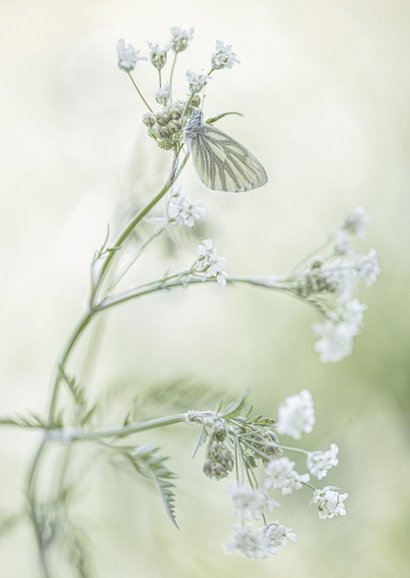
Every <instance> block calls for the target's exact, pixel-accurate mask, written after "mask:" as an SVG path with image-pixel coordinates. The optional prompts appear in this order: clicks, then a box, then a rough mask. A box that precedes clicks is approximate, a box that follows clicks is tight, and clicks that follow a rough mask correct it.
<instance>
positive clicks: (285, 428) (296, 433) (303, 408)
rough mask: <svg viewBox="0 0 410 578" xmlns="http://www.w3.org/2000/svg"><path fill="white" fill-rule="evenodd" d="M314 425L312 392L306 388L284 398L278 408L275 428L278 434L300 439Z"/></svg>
mask: <svg viewBox="0 0 410 578" xmlns="http://www.w3.org/2000/svg"><path fill="white" fill-rule="evenodd" d="M314 425H315V408H314V406H313V399H312V394H311V393H310V391H308V390H307V389H304V390H302V391H301V392H300V393H298V394H296V395H291V396H289V397H287V398H285V399H284V401H283V402H282V403H281V404H280V406H279V409H278V421H277V424H276V430H277V431H278V433H280V434H285V435H288V436H291V437H293V438H295V439H297V440H298V439H300V438H301V434H302V433H310V432H311V431H312V430H313V426H314Z"/></svg>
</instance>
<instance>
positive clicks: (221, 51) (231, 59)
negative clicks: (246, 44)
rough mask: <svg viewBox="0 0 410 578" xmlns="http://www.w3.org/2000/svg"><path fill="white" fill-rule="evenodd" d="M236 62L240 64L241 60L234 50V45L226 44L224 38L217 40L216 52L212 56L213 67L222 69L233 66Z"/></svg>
mask: <svg viewBox="0 0 410 578" xmlns="http://www.w3.org/2000/svg"><path fill="white" fill-rule="evenodd" d="M234 64H239V60H238V58H237V56H236V54H235V52H234V51H233V50H232V46H231V45H230V44H225V42H223V41H222V40H217V41H216V45H215V52H214V53H213V54H212V58H211V66H212V69H213V70H221V69H222V68H232V66H233V65H234Z"/></svg>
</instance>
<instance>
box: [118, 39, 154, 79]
mask: <svg viewBox="0 0 410 578" xmlns="http://www.w3.org/2000/svg"><path fill="white" fill-rule="evenodd" d="M139 53H140V51H139V50H135V48H134V47H133V45H132V44H128V46H126V44H125V42H124V40H123V39H121V40H119V41H118V44H117V54H118V66H119V68H121V70H125V72H131V71H132V70H134V68H135V67H136V65H137V62H138V60H147V59H146V58H145V57H142V56H138V55H139Z"/></svg>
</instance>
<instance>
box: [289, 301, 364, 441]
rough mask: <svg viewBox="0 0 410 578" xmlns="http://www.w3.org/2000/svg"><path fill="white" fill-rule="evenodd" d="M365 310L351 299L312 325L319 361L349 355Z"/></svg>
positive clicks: (333, 359)
mask: <svg viewBox="0 0 410 578" xmlns="http://www.w3.org/2000/svg"><path fill="white" fill-rule="evenodd" d="M365 310H366V305H363V304H362V303H360V302H359V301H358V300H357V299H352V300H351V301H346V302H344V303H341V304H340V305H339V306H338V307H337V308H336V309H335V310H334V311H330V312H329V313H328V314H327V317H326V319H325V320H324V321H323V322H322V323H315V324H314V325H313V331H314V332H315V333H316V335H317V336H318V337H319V339H318V341H316V343H315V350H316V351H317V352H318V353H319V356H320V361H322V362H323V363H329V362H336V361H341V360H342V359H344V358H345V357H346V356H348V355H350V353H351V352H352V349H353V338H354V337H355V336H356V335H357V334H358V333H359V331H360V328H361V326H362V324H363V312H364V311H365ZM278 431H279V430H278Z"/></svg>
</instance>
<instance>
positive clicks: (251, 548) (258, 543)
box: [226, 522, 296, 560]
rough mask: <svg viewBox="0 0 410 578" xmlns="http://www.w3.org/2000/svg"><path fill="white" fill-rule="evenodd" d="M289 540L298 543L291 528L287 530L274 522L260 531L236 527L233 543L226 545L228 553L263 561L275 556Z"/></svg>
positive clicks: (246, 527) (244, 526) (245, 526)
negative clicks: (233, 552) (238, 553)
mask: <svg viewBox="0 0 410 578" xmlns="http://www.w3.org/2000/svg"><path fill="white" fill-rule="evenodd" d="M287 540H289V541H290V542H295V541H296V536H295V534H294V533H293V532H292V530H291V528H286V527H285V526H282V525H281V524H279V522H273V523H272V524H268V525H267V526H264V527H263V528H260V529H258V530H252V528H250V527H249V526H247V525H243V526H236V527H235V528H234V529H233V542H230V543H229V544H226V549H227V551H228V552H232V551H233V550H237V551H238V552H240V553H241V554H243V555H244V556H246V557H247V558H251V559H253V560H262V559H264V558H267V557H268V556H269V555H274V554H276V552H277V549H278V547H279V546H282V545H284V544H285V543H286V541H287Z"/></svg>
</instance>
